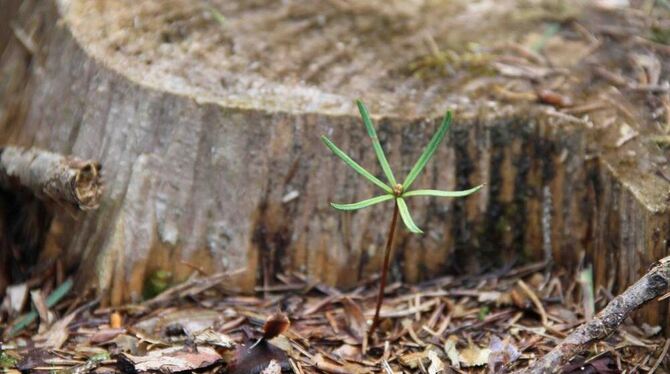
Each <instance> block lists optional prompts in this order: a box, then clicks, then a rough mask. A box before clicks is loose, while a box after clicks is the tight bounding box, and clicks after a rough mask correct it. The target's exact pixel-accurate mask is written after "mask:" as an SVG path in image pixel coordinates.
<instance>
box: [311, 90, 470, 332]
mask: <svg viewBox="0 0 670 374" xmlns="http://www.w3.org/2000/svg"><path fill="white" fill-rule="evenodd" d="M356 104H357V105H358V110H359V112H360V113H361V117H362V118H363V124H364V125H365V129H366V130H367V132H368V135H369V136H370V138H371V139H372V148H373V149H374V152H375V155H376V156H377V160H378V161H379V165H380V166H381V168H382V171H383V172H384V175H385V176H386V179H387V182H388V183H384V182H382V181H381V180H380V179H379V178H377V177H375V176H374V175H373V174H372V173H370V172H369V171H367V170H366V169H365V168H363V167H362V166H361V165H359V164H358V163H357V162H356V161H354V160H352V159H351V157H349V156H348V155H347V154H346V153H344V152H343V151H342V150H341V149H339V148H338V147H337V146H336V145H335V144H333V142H332V141H330V139H328V138H327V137H326V136H322V137H321V140H323V142H324V143H325V144H326V146H327V147H328V148H329V149H330V150H331V151H332V152H333V153H335V155H336V156H337V157H339V158H340V159H342V161H344V162H345V163H346V164H347V165H349V167H351V168H352V169H354V171H356V172H357V173H358V174H360V175H362V176H363V177H365V179H367V180H368V181H369V182H371V183H372V184H374V185H375V186H377V187H379V188H380V189H381V190H382V191H383V192H384V193H383V194H382V195H379V196H375V197H372V198H370V199H366V200H363V201H359V202H356V203H351V204H338V203H330V205H331V206H332V207H333V208H335V209H338V210H358V209H363V208H367V207H369V206H372V205H375V204H379V203H383V202H386V201H393V202H394V208H393V214H392V216H391V224H390V227H389V232H388V237H387V240H386V249H385V251H384V264H383V266H382V274H381V280H380V284H379V294H378V296H377V306H376V308H375V315H374V318H373V319H372V324H371V325H370V329H369V330H368V338H370V337H371V336H372V334H373V333H374V332H375V329H376V328H377V326H378V325H379V311H380V309H381V305H382V303H383V301H384V289H385V287H386V277H387V273H388V267H389V260H390V257H391V249H392V247H393V237H394V236H395V231H396V224H397V221H398V215H400V217H401V218H402V221H403V223H404V224H405V226H406V227H407V229H408V230H409V231H410V232H412V233H414V234H421V233H423V231H421V229H420V228H419V227H418V226H417V225H416V224H415V223H414V220H413V219H412V215H411V214H410V212H409V209H408V207H407V203H406V202H405V199H407V198H410V197H416V196H437V197H464V196H468V195H470V194H473V193H475V192H477V191H478V190H479V189H480V188H482V186H483V185H479V186H477V187H473V188H470V189H468V190H463V191H441V190H411V189H410V187H412V184H413V183H414V181H415V180H416V178H417V177H418V176H419V174H420V173H421V171H422V170H423V168H424V167H425V166H426V164H427V163H428V161H429V160H430V158H431V157H432V156H433V154H434V153H435V151H436V150H437V148H438V146H439V145H440V142H442V139H444V136H445V135H446V134H447V130H449V127H450V126H451V112H449V111H448V112H447V113H446V114H445V116H444V119H443V120H442V124H441V125H440V127H439V129H438V130H437V133H435V135H433V137H432V139H431V140H430V142H429V143H428V145H427V146H426V148H425V149H424V151H423V153H422V154H421V156H420V157H419V160H418V161H417V162H416V164H414V166H413V167H412V169H411V170H410V172H409V174H407V177H405V180H404V181H403V182H402V184H400V183H398V182H397V181H396V179H395V177H394V175H393V171H392V170H391V166H390V165H389V163H388V161H387V159H386V156H385V155H384V150H383V149H382V146H381V144H380V143H379V138H378V137H377V132H376V131H375V128H374V126H373V124H372V120H371V119H370V114H369V113H368V109H367V108H366V107H365V104H363V102H362V101H360V100H357V101H356Z"/></svg>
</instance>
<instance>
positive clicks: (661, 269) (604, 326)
mask: <svg viewBox="0 0 670 374" xmlns="http://www.w3.org/2000/svg"><path fill="white" fill-rule="evenodd" d="M669 285H670V256H668V257H665V258H663V259H662V260H660V261H658V262H657V263H656V264H654V266H652V268H651V269H650V270H649V272H647V274H645V275H644V276H643V277H642V278H641V279H640V280H638V281H637V282H636V283H635V284H633V285H632V286H630V287H629V288H628V289H627V290H626V291H625V292H624V293H622V294H621V295H619V296H617V297H616V298H614V299H613V300H612V301H611V302H610V303H609V304H607V306H606V307H605V309H603V310H602V311H601V312H600V313H598V315H597V316H596V317H595V318H594V319H592V320H591V321H588V322H586V323H584V324H583V325H581V326H580V327H578V328H577V329H576V330H575V331H573V332H572V333H571V334H570V335H568V337H566V338H565V339H564V340H563V341H562V342H560V343H559V344H558V345H557V346H556V347H554V349H552V350H551V351H550V352H549V353H547V354H546V355H544V357H542V358H540V359H539V360H537V361H535V362H534V363H533V364H532V365H530V366H529V367H528V368H527V369H524V370H520V371H518V372H517V373H532V374H535V373H537V374H540V373H550V372H554V371H558V370H560V368H561V366H562V365H563V364H565V363H566V362H568V361H569V360H570V359H571V358H572V357H574V356H575V355H576V354H578V353H580V352H582V351H584V350H586V349H587V348H588V347H589V346H590V345H591V344H592V343H594V342H597V341H600V340H602V339H604V338H606V337H607V336H609V335H611V334H612V333H614V332H615V331H616V329H617V327H619V325H620V324H621V323H622V322H623V321H624V320H625V319H626V318H627V317H628V315H630V313H632V312H633V311H635V310H637V309H638V308H640V307H641V306H642V305H644V304H646V303H647V302H649V301H651V300H653V299H655V298H657V297H658V296H660V295H663V294H664V293H665V292H667V291H668V286H669Z"/></svg>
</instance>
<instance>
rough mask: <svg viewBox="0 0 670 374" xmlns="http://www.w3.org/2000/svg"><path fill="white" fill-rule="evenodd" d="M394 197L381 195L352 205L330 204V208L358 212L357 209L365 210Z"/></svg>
mask: <svg viewBox="0 0 670 374" xmlns="http://www.w3.org/2000/svg"><path fill="white" fill-rule="evenodd" d="M393 197H394V196H393V195H381V196H376V197H373V198H371V199H367V200H363V201H359V202H357V203H351V204H337V203H330V206H332V207H333V208H335V209H338V210H357V209H363V208H367V207H369V206H370V205H375V204H378V203H381V202H384V201H389V200H392V199H393Z"/></svg>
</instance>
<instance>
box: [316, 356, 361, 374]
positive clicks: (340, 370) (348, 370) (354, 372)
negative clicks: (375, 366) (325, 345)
mask: <svg viewBox="0 0 670 374" xmlns="http://www.w3.org/2000/svg"><path fill="white" fill-rule="evenodd" d="M312 361H313V362H314V366H316V368H317V369H319V370H322V371H325V372H326V373H332V374H368V373H371V371H370V370H368V369H366V368H365V367H363V366H361V365H358V364H354V363H349V362H347V363H345V364H343V365H340V364H338V363H335V362H332V361H330V360H327V359H325V358H324V357H323V356H322V355H321V354H320V353H318V354H316V355H314V357H313V358H312Z"/></svg>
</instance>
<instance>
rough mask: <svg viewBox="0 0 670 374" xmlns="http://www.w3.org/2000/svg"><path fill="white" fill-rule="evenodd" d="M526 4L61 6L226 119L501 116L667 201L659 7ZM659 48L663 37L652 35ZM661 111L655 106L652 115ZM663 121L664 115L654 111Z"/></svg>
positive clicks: (142, 76)
mask: <svg viewBox="0 0 670 374" xmlns="http://www.w3.org/2000/svg"><path fill="white" fill-rule="evenodd" d="M619 3H620V2H616V1H608V0H599V1H594V2H590V3H588V4H587V5H584V2H578V1H558V0H531V1H524V2H517V1H511V0H504V1H491V0H482V1H465V0H453V1H438V0H411V1H405V0H391V1H388V0H372V1H367V2H354V1H348V0H328V1H321V2H314V1H307V0H293V1H270V0H254V1H223V0H212V1H209V2H195V1H189V0H165V1H159V0H146V1H134V0H133V1H131V0H120V1H102V0H98V1H90V0H60V2H59V5H60V11H61V14H62V16H63V17H64V20H65V22H66V23H67V25H68V27H69V29H70V30H71V32H72V34H73V35H74V37H75V38H76V39H77V40H78V41H79V43H80V44H81V46H82V47H83V48H84V49H85V50H86V51H87V52H88V53H89V54H90V55H92V56H93V57H94V58H96V60H97V61H98V62H100V63H102V64H104V65H106V66H107V67H109V68H111V69H112V70H114V71H116V72H118V73H120V74H122V75H123V76H125V77H127V78H128V79H131V80H133V81H135V82H137V83H139V84H142V85H144V86H148V87H150V88H152V89H155V90H157V91H159V92H169V93H174V94H179V95H184V96H187V97H190V98H193V99H194V100H195V101H196V102H197V103H215V104H219V105H222V106H223V107H228V108H243V109H250V110H261V111H267V112H270V113H271V112H290V113H304V112H307V113H317V114H325V115H353V114H354V113H355V108H354V105H353V100H354V99H355V98H359V97H360V98H363V99H364V100H365V102H366V103H367V104H368V106H369V107H370V111H371V113H373V114H374V115H377V116H387V117H400V118H416V117H437V116H439V115H441V113H442V112H443V111H444V110H445V109H447V108H448V109H453V110H456V111H458V113H457V118H459V120H463V119H464V118H468V117H480V118H483V117H482V116H483V115H485V116H509V115H518V114H523V113H524V111H527V110H531V109H532V110H539V111H540V112H541V113H543V114H546V115H541V116H537V115H534V116H533V115H531V116H529V118H533V117H534V118H540V117H542V118H549V119H550V120H553V121H555V122H556V123H557V125H561V126H563V125H567V124H573V125H574V124H576V125H577V126H578V127H579V126H583V127H585V128H587V129H589V130H588V131H587V132H588V133H589V134H590V135H591V139H592V144H593V147H592V148H593V150H594V153H602V154H604V155H605V157H604V160H606V162H608V163H609V164H610V165H611V166H612V168H613V169H615V170H616V173H617V174H618V175H619V177H620V178H621V180H622V182H623V183H625V184H628V187H629V188H630V189H631V190H632V191H634V192H635V193H636V195H637V196H638V198H639V199H640V200H641V201H643V202H644V203H645V205H647V206H649V207H652V208H653V210H654V211H663V210H665V207H666V206H667V198H666V197H667V195H668V191H667V190H668V188H667V186H668V182H669V181H670V166H669V163H668V160H667V157H666V156H667V155H666V152H665V149H666V148H667V145H668V144H670V140H668V138H669V136H668V135H666V134H667V132H668V131H670V130H669V129H670V115H668V114H667V113H670V100H669V99H667V96H668V86H667V80H668V78H667V72H668V71H670V63H669V62H668V61H670V59H667V58H664V57H667V56H666V55H667V54H670V47H668V46H667V44H663V43H664V42H663V41H662V40H661V41H660V42H659V41H658V40H657V37H658V35H657V31H654V30H665V28H668V24H670V22H668V18H669V17H668V13H670V12H668V11H667V10H665V9H660V8H653V10H654V11H653V12H649V10H645V9H641V8H634V7H618V6H619V5H620V4H619ZM661 37H662V34H661ZM664 108H665V109H664ZM663 113H665V114H663Z"/></svg>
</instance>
